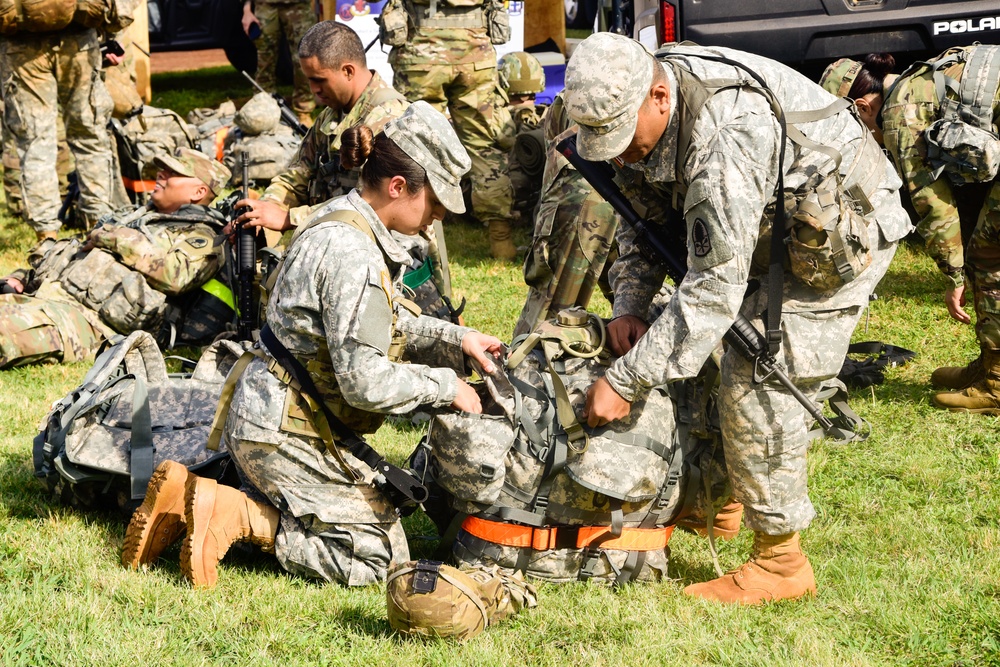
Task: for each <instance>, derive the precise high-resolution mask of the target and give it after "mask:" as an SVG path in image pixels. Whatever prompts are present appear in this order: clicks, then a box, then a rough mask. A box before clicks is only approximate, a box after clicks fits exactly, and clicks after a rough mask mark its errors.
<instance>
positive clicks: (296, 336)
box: [122, 102, 501, 587]
mask: <svg viewBox="0 0 1000 667" xmlns="http://www.w3.org/2000/svg"><path fill="white" fill-rule="evenodd" d="M342 146H343V147H342V149H341V160H342V161H343V163H344V165H345V166H355V165H359V164H360V165H362V167H361V184H362V186H363V189H362V190H361V191H359V190H353V191H351V192H350V193H349V194H348V195H346V196H344V197H339V198H337V199H333V200H331V201H330V202H329V203H327V204H326V205H325V206H324V207H323V208H322V209H320V210H318V211H317V212H316V213H315V214H314V215H313V217H312V219H311V220H310V221H309V222H308V224H306V225H304V226H303V227H302V228H301V229H299V230H298V232H297V233H296V236H295V237H294V239H293V241H292V243H291V245H290V246H289V248H288V251H287V253H286V257H285V259H284V262H283V266H282V267H281V268H280V269H278V271H279V273H278V279H277V282H276V285H275V287H274V290H273V293H272V295H271V297H270V300H269V303H268V307H267V316H266V319H267V326H266V327H264V331H262V342H261V343H258V345H257V347H256V348H255V349H254V358H253V359H252V360H251V361H249V364H248V365H246V368H245V370H244V371H243V373H242V375H241V376H240V377H239V380H238V382H237V383H236V386H235V390H234V391H233V394H232V399H231V404H230V409H229V413H228V417H227V419H226V422H225V431H224V435H223V437H224V439H225V441H226V443H227V446H228V449H229V451H230V453H231V455H232V458H233V460H234V461H235V463H236V465H237V468H238V469H239V471H240V473H241V477H242V479H243V481H244V483H245V484H244V486H245V488H247V490H248V492H249V493H250V494H251V495H252V496H254V497H251V496H248V495H246V494H244V493H242V492H240V491H237V490H236V489H233V488H230V487H226V486H222V485H219V484H217V483H216V482H215V481H213V480H209V479H203V478H199V477H197V476H195V475H192V474H190V473H188V471H187V469H186V468H184V467H183V466H181V465H180V464H175V463H171V462H166V463H164V464H162V465H161V466H160V467H159V468H158V469H157V471H156V473H155V474H154V475H153V478H152V480H151V481H150V485H149V489H148V492H147V496H146V499H145V501H144V502H143V505H142V506H141V507H140V508H139V509H138V510H137V511H136V513H135V515H134V516H133V518H132V522H131V524H130V525H129V529H128V533H127V535H126V539H125V547H124V550H123V553H122V560H123V563H124V564H125V565H127V566H132V567H138V566H140V565H142V564H145V563H150V562H152V561H153V560H155V559H156V558H157V557H158V556H159V554H160V552H162V550H163V548H164V547H165V546H166V545H167V544H169V543H170V542H171V541H173V540H175V539H177V538H178V537H180V535H181V534H182V533H184V532H185V531H186V535H187V536H186V539H185V541H184V544H183V548H182V550H181V569H182V570H183V571H184V573H185V575H187V577H188V578H189V579H190V580H191V581H192V583H193V584H194V585H195V586H198V587H212V586H214V585H215V583H216V578H217V574H216V565H217V563H218V561H219V559H221V558H222V557H223V556H224V555H225V553H226V551H227V550H228V549H229V547H230V545H231V544H232V543H233V542H236V541H246V540H250V541H251V542H253V543H254V544H257V545H259V546H260V547H261V548H262V549H264V550H265V551H270V552H273V553H274V554H275V555H276V556H277V558H278V561H279V562H280V563H281V566H282V567H283V568H285V569H286V570H288V571H289V572H294V573H297V574H301V575H303V576H307V577H316V578H320V579H324V580H326V581H339V582H342V583H345V584H348V585H352V586H354V585H363V584H368V583H373V582H376V581H382V580H384V579H385V576H386V572H387V570H388V569H389V568H391V567H392V566H393V565H395V564H396V563H401V562H404V561H407V560H408V559H409V550H408V548H407V544H406V537H405V535H404V534H403V529H402V526H401V524H400V522H399V520H398V513H397V511H396V508H395V507H394V506H393V504H392V503H391V501H390V499H389V497H387V496H386V495H385V494H384V493H383V492H382V490H380V488H378V487H376V486H375V482H376V481H379V482H380V481H381V478H380V477H377V473H376V472H375V471H374V470H372V469H371V468H370V467H369V466H368V465H366V464H365V463H363V462H362V461H360V460H359V459H357V458H355V457H354V456H353V455H352V454H351V453H350V452H349V451H347V449H346V448H345V447H343V446H338V445H337V443H336V441H337V440H339V438H338V437H337V436H331V433H330V430H329V428H328V426H329V425H328V424H327V421H326V419H325V418H324V417H320V418H318V419H317V418H316V415H317V414H322V413H321V410H319V409H316V408H318V406H317V405H316V402H315V401H313V400H312V399H311V398H310V397H308V396H306V395H305V392H303V391H299V385H298V384H297V383H296V382H295V381H294V380H292V379H291V378H290V376H289V374H288V373H287V372H285V370H284V369H283V368H282V365H281V364H279V363H278V362H277V361H276V360H275V357H280V356H282V354H283V351H282V350H281V349H275V348H285V349H287V351H288V352H290V353H291V356H292V357H294V358H295V359H296V360H297V361H298V362H300V363H301V365H302V366H304V367H305V368H306V369H308V375H309V376H310V377H311V379H312V380H313V382H314V383H315V385H316V387H317V389H318V390H319V393H321V394H322V396H323V398H324V399H325V403H326V404H327V406H328V407H329V408H330V410H331V411H332V412H333V413H334V414H335V415H336V416H337V417H338V418H339V419H340V420H341V421H342V422H344V423H345V424H346V425H347V426H349V427H350V428H351V429H353V430H354V431H355V432H358V433H371V432H373V431H375V430H376V429H377V428H378V426H379V425H380V424H381V422H382V420H383V419H384V415H386V414H405V413H408V412H411V411H413V410H414V409H416V408H418V407H420V406H434V407H445V406H451V407H453V408H456V409H459V410H464V411H468V412H480V411H481V409H482V408H481V406H480V403H479V398H478V396H477V395H476V393H475V391H474V390H473V389H472V388H471V387H470V386H469V385H468V384H466V383H465V382H464V381H463V380H461V379H460V378H459V377H458V375H457V373H456V369H457V370H458V371H462V370H463V369H464V366H465V355H469V356H471V357H474V358H476V360H477V361H478V362H479V363H480V364H482V365H483V367H484V369H485V370H486V371H487V372H491V371H492V366H493V364H492V361H491V359H490V355H494V356H495V355H496V354H498V353H499V351H500V347H501V343H500V341H499V340H498V339H497V338H494V337H492V336H487V335H485V334H481V333H478V332H476V331H472V330H471V329H468V328H465V327H460V326H457V325H454V324H451V323H448V322H444V321H442V320H438V319H434V318H429V317H420V316H416V315H415V314H414V313H413V312H411V311H410V310H407V308H406V307H405V306H404V305H402V304H401V300H400V299H399V298H398V293H397V291H396V289H395V288H394V285H398V284H399V282H400V279H401V276H402V268H403V266H404V265H405V264H407V263H408V261H409V257H408V255H407V253H406V251H405V250H404V249H402V248H401V247H400V246H399V245H398V244H397V243H396V242H395V241H394V240H393V238H392V236H391V235H390V234H389V232H390V231H397V232H400V233H403V234H411V235H412V234H417V233H418V232H420V231H421V230H422V229H426V228H427V227H428V226H429V225H430V224H431V223H432V222H433V220H435V219H440V218H441V217H442V216H443V215H444V212H445V210H446V209H447V210H450V211H452V212H455V213H461V212H463V211H464V209H465V207H464V204H463V201H462V193H461V190H460V186H459V181H460V179H461V177H462V175H463V174H464V173H466V172H467V171H468V170H469V167H470V160H469V157H468V155H467V154H466V152H465V149H464V148H463V147H462V144H461V143H460V141H459V139H458V137H457V136H456V135H455V132H454V130H453V129H452V127H451V125H450V124H449V123H448V121H447V119H445V117H444V116H442V115H441V114H440V113H438V112H437V111H435V110H434V109H433V108H432V107H431V106H430V105H428V104H426V103H424V102H417V103H415V104H413V105H412V106H410V107H409V109H408V110H407V111H406V112H405V113H404V114H403V115H402V116H400V117H399V118H398V119H396V120H394V121H391V122H390V123H388V124H387V125H386V126H385V129H384V130H383V132H382V133H380V134H378V135H374V136H373V133H372V131H371V130H370V129H369V128H367V127H365V126H358V127H355V128H352V129H351V130H348V131H347V132H346V133H345V134H344V137H343V142H342ZM421 165H422V166H421ZM246 215H247V216H248V217H252V216H253V212H252V211H251V212H249V213H248V214H246ZM267 330H270V332H271V335H268V333H267ZM404 339H405V340H404ZM269 341H270V344H269ZM404 348H405V351H406V354H407V357H409V358H418V359H421V360H427V361H433V362H435V366H425V365H417V364H402V363H399V359H400V357H401V354H402V352H403V350H404ZM446 366H447V367H446ZM333 430H334V431H335V430H336V429H335V428H334V429H333ZM324 435H325V436H326V437H324ZM258 498H260V499H258Z"/></svg>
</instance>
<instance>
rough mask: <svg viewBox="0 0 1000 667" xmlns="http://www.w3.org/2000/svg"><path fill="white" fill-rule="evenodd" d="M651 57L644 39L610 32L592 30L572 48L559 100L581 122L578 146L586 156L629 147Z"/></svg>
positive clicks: (602, 157) (611, 154) (647, 81)
mask: <svg viewBox="0 0 1000 667" xmlns="http://www.w3.org/2000/svg"><path fill="white" fill-rule="evenodd" d="M654 62H655V61H654V60H653V58H652V56H651V55H650V53H649V52H648V51H647V50H646V49H645V47H643V46H642V44H640V43H639V42H636V41H635V40H632V39H629V38H628V37H625V36H624V35H616V34H613V33H610V32H599V33H596V34H593V35H591V36H590V37H588V38H587V39H585V40H583V41H582V42H580V45H579V46H577V47H576V50H575V51H573V57H572V58H570V60H569V64H568V65H567V66H566V90H565V92H564V93H563V102H564V104H565V106H566V111H567V113H568V114H569V116H570V118H572V119H573V122H574V123H576V124H578V125H579V126H580V131H579V133H578V134H577V149H578V150H579V151H580V155H581V156H582V157H583V158H584V159H587V160H610V159H611V158H614V157H618V156H619V155H621V153H622V152H623V151H624V150H625V149H626V148H628V145H629V143H631V141H632V137H633V136H634V135H635V127H636V119H637V117H638V116H637V114H638V111H639V107H641V106H642V103H643V100H645V98H646V93H647V91H648V90H649V88H650V86H651V85H652V83H653V64H654Z"/></svg>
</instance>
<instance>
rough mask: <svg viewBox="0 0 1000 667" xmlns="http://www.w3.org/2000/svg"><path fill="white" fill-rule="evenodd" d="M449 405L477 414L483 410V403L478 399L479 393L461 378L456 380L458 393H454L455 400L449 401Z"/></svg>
mask: <svg viewBox="0 0 1000 667" xmlns="http://www.w3.org/2000/svg"><path fill="white" fill-rule="evenodd" d="M451 407H453V408H455V409H456V410H461V411H462V412H471V413H473V414H477V415H478V414H481V413H482V411H483V403H482V401H480V400H479V394H477V393H476V390H475V389H473V388H472V386H471V385H470V384H469V383H468V382H466V381H465V380H462V379H459V380H458V393H456V394H455V400H454V401H452V402H451Z"/></svg>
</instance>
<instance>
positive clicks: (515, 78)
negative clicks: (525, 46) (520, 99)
mask: <svg viewBox="0 0 1000 667" xmlns="http://www.w3.org/2000/svg"><path fill="white" fill-rule="evenodd" d="M497 73H498V74H499V75H500V84H501V85H502V86H503V87H504V89H505V90H506V91H507V94H508V95H533V94H537V93H540V92H542V91H543V90H545V70H544V69H542V63H540V62H538V58H536V57H535V56H533V55H531V54H530V53H526V52H524V51H515V52H514V53H508V54H506V55H504V56H503V57H502V58H501V59H500V62H498V63H497Z"/></svg>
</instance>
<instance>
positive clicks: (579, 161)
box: [556, 135, 850, 439]
mask: <svg viewBox="0 0 1000 667" xmlns="http://www.w3.org/2000/svg"><path fill="white" fill-rule="evenodd" d="M556 150H558V151H559V152H560V153H562V155H563V156H564V157H565V158H566V159H567V160H569V162H570V164H572V165H573V167H575V168H576V170H577V171H578V172H579V173H580V175H581V176H583V177H584V178H585V179H587V182H588V183H590V185H591V186H593V188H594V190H596V191H597V194H599V195H601V196H602V197H604V199H606V200H607V202H608V203H609V204H611V207H612V208H614V209H615V211H616V212H617V213H618V215H620V216H621V217H622V220H624V221H625V222H626V223H627V224H628V225H629V226H630V227H632V229H633V230H634V231H635V235H636V242H637V243H638V244H639V247H640V248H641V250H642V253H643V254H644V255H645V256H646V258H647V259H649V260H650V261H653V262H658V263H662V264H663V265H664V266H665V267H666V270H667V274H668V275H669V276H670V277H671V278H672V279H673V281H674V283H675V284H678V285H679V284H680V282H681V280H683V278H684V274H685V273H687V263H686V261H685V259H686V258H685V257H679V256H678V255H677V253H676V252H675V251H674V249H673V248H671V247H670V245H668V244H667V242H666V241H664V239H663V238H661V237H660V236H658V235H657V234H656V232H655V231H653V229H652V226H651V225H650V224H649V223H648V222H647V221H646V220H644V219H643V218H642V217H640V216H639V214H638V213H636V211H635V209H634V208H632V204H631V202H629V200H628V199H627V198H626V197H625V195H624V194H623V193H622V191H621V190H620V189H619V188H618V186H617V185H615V183H614V169H613V168H612V167H611V165H610V164H608V163H607V162H590V161H589V160H584V159H583V158H582V157H580V154H579V153H577V151H576V135H572V136H569V137H566V138H565V139H563V140H562V141H560V142H559V144H558V145H557V146H556ZM722 339H723V340H724V341H726V343H728V344H729V345H730V347H733V348H734V349H735V350H736V352H737V353H738V354H739V355H740V356H741V357H743V358H744V359H746V360H747V361H749V362H751V363H753V365H754V369H753V377H754V382H757V383H760V382H764V381H765V380H767V379H769V378H774V380H776V381H777V382H778V383H779V384H781V386H782V387H784V388H785V389H786V390H787V391H788V393H790V394H791V395H792V396H794V397H795V400H797V401H798V402H799V403H801V404H802V406H803V407H804V408H805V409H806V410H807V411H808V412H809V414H810V415H812V416H813V419H815V420H816V421H817V422H818V423H819V425H820V427H821V428H822V429H823V431H824V432H825V433H828V434H829V433H833V434H834V437H838V438H841V439H843V436H844V433H843V429H840V428H838V427H837V426H835V425H834V423H833V422H832V421H831V420H830V418H829V417H827V416H826V415H824V414H823V411H822V409H821V408H820V406H819V405H817V404H816V403H815V402H814V401H812V400H810V399H809V397H807V396H806V395H805V394H803V393H802V392H801V391H800V390H799V388H798V387H796V386H795V385H794V384H793V383H792V381H791V379H789V377H788V375H787V374H786V373H785V369H784V368H782V367H781V364H779V363H778V360H777V359H775V358H774V355H773V354H771V352H770V350H769V349H768V345H767V340H766V339H765V338H764V334H762V333H761V332H759V331H757V328H756V327H755V326H754V325H753V324H751V322H750V320H748V319H747V318H746V317H745V316H744V315H742V314H737V315H736V321H735V322H733V325H732V326H731V327H730V328H729V331H727V332H726V334H725V335H724V336H723V337H722ZM848 439H850V438H848Z"/></svg>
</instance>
